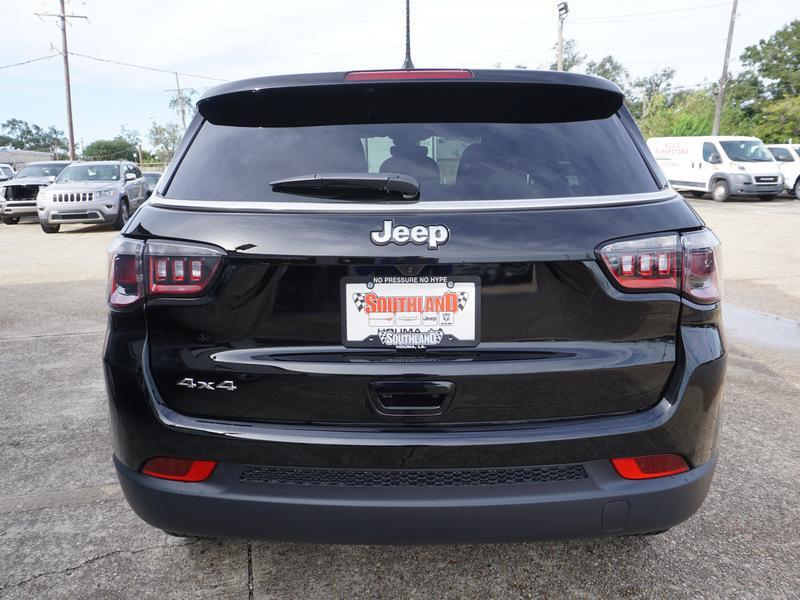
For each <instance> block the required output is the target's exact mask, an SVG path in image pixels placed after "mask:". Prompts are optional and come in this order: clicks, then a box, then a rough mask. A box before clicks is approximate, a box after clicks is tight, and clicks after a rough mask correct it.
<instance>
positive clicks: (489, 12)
mask: <svg viewBox="0 0 800 600" xmlns="http://www.w3.org/2000/svg"><path fill="white" fill-rule="evenodd" d="M556 4H557V2H556V1H550V0H546V1H545V0H424V1H423V0H412V7H411V11H412V14H411V20H412V55H413V59H414V63H415V65H416V66H417V67H473V68H493V67H495V66H496V64H497V63H500V64H502V66H503V67H505V68H513V67H514V66H516V65H519V64H522V65H527V66H528V68H547V65H549V64H550V62H551V61H552V60H553V58H554V55H555V52H554V50H553V45H554V44H555V41H556V37H557V23H558V20H557V16H556ZM730 6H731V2H730V0H672V1H670V2H664V1H663V0H570V1H569V7H570V13H569V17H568V19H567V22H566V29H565V31H566V37H567V38H573V39H575V40H576V42H577V44H578V47H579V48H580V50H581V51H582V52H584V53H586V54H588V55H589V58H594V59H596V60H599V59H600V58H601V57H603V56H605V55H607V54H613V55H614V56H615V57H617V58H618V59H619V60H620V61H621V62H622V63H623V64H624V65H625V67H627V69H628V70H629V71H630V72H631V73H632V74H633V75H634V76H636V75H641V74H645V73H647V72H650V71H653V70H656V69H660V68H663V67H673V68H675V69H676V71H677V74H676V84H678V85H695V84H700V83H702V82H704V81H708V80H716V79H718V78H719V74H720V70H721V63H722V55H723V52H724V46H725V37H726V35H727V27H728V17H729V15H730ZM37 12H51V13H53V12H58V0H0V37H1V38H2V46H1V47H2V50H0V67H1V66H4V65H8V64H11V63H16V62H21V61H25V60H29V59H32V58H38V57H42V56H46V55H48V54H53V53H54V52H55V51H57V50H58V51H60V48H61V38H60V32H59V28H58V24H57V19H54V18H52V17H41V18H40V17H37V16H36V14H35V13H37ZM67 12H68V13H73V14H78V15H85V16H88V17H89V20H88V21H86V20H77V19H75V20H72V21H71V25H70V27H69V30H68V34H69V44H70V51H71V52H76V53H80V54H85V55H89V56H93V57H96V58H101V59H108V60H114V61H122V62H128V63H134V64H137V65H143V66H150V67H155V68H160V69H167V70H170V71H180V72H183V73H187V74H192V75H203V76H206V77H211V78H218V79H220V80H232V79H239V78H244V77H252V76H258V75H271V74H278V73H297V72H313V71H339V70H341V71H345V70H351V69H363V68H368V69H374V68H387V67H388V68H396V67H399V66H400V65H401V64H402V60H403V52H404V48H403V44H404V16H405V2H404V1H403V0H348V1H342V0H338V1H330V0H328V1H321V0H291V1H281V2H278V1H273V0H235V1H233V2H230V1H229V2H219V1H218V0H216V1H215V0H160V1H159V0H71V1H69V2H68V3H67ZM796 18H800V1H798V0H740V2H739V17H738V18H737V22H736V31H735V33H734V40H733V50H732V53H731V56H732V57H735V58H736V59H738V56H739V54H741V51H742V50H743V49H744V47H745V46H748V45H751V44H754V43H756V42H757V41H758V40H759V39H760V38H765V37H768V36H769V35H771V34H772V33H773V32H774V31H775V30H777V29H779V28H780V27H782V26H783V25H785V24H786V23H788V22H789V21H791V20H792V19H796ZM54 48H56V49H57V50H54ZM70 66H71V70H72V89H73V109H74V120H75V130H76V140H77V141H78V143H80V142H81V140H83V141H84V142H85V143H86V144H89V143H90V142H91V141H93V140H95V139H97V138H101V137H113V136H114V135H116V134H117V133H118V132H119V130H120V125H123V124H124V125H126V126H127V127H128V128H131V129H136V130H139V131H140V132H141V133H142V137H143V139H144V140H145V141H146V132H147V130H148V129H149V127H150V124H151V122H152V121H154V120H155V121H158V122H166V121H176V122H177V120H178V118H177V116H176V115H175V114H174V113H173V112H171V111H170V109H169V106H168V102H169V98H170V95H171V94H172V92H169V91H165V90H168V89H171V88H175V77H174V75H170V74H167V73H157V72H151V71H145V70H141V69H135V68H130V67H125V66H118V65H114V64H109V63H103V62H98V61H95V60H91V59H89V58H84V57H78V56H75V57H71V59H70ZM739 68H740V66H739V62H738V60H734V61H733V64H732V69H733V71H734V72H736V71H738V70H739ZM216 83H218V82H217V81H215V80H214V79H203V78H199V77H190V76H188V75H182V76H181V85H182V86H185V87H190V88H195V89H196V90H198V92H202V91H203V90H205V89H207V88H209V87H212V86H213V85H215V84H216ZM11 117H17V118H21V119H24V120H27V121H29V122H33V123H37V124H39V125H42V126H49V125H55V126H56V127H58V128H59V129H63V130H65V129H66V117H65V109H64V88H63V71H62V64H61V60H60V59H59V58H51V59H48V60H42V61H39V62H34V63H31V64H27V65H23V66H19V67H14V68H8V69H0V122H3V121H5V120H6V119H8V118H11Z"/></svg>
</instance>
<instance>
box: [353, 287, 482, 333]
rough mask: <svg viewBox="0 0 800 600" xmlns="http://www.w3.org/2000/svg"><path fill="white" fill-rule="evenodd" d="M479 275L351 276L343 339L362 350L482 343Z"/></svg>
mask: <svg viewBox="0 0 800 600" xmlns="http://www.w3.org/2000/svg"><path fill="white" fill-rule="evenodd" d="M479 315H480V280H479V279H478V278H477V277H449V276H430V277H426V276H420V277H400V276H397V277H394V276H389V277H346V278H344V279H343V280H342V330H343V331H342V338H343V340H342V341H343V343H344V345H345V346H350V347H360V348H386V347H390V348H446V347H453V346H456V347H457V346H476V345H477V344H478V342H479V341H480V327H479V322H478V316H479Z"/></svg>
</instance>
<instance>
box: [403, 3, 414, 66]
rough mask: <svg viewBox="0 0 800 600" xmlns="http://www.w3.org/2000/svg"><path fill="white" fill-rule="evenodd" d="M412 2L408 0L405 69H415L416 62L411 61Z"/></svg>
mask: <svg viewBox="0 0 800 600" xmlns="http://www.w3.org/2000/svg"><path fill="white" fill-rule="evenodd" d="M410 4H411V2H410V0H406V59H405V61H403V68H404V69H413V68H414V63H413V62H411V5H410Z"/></svg>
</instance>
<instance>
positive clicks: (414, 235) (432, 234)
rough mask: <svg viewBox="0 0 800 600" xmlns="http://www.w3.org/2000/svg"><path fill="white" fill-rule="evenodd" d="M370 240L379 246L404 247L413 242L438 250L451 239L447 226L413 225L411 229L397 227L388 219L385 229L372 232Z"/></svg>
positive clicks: (385, 222) (405, 226)
mask: <svg viewBox="0 0 800 600" xmlns="http://www.w3.org/2000/svg"><path fill="white" fill-rule="evenodd" d="M370 239H371V240H372V243H373V244H376V245H377V246H385V245H386V244H398V245H400V246H402V245H404V244H408V243H409V242H411V243H412V244H416V245H418V246H422V245H427V246H428V249H430V250H436V249H437V248H438V247H439V246H441V245H442V244H446V243H447V240H449V239H450V230H449V229H448V228H447V227H446V226H445V225H413V226H410V227H409V226H408V225H395V224H394V220H392V219H386V220H385V221H384V222H383V229H378V230H376V231H372V232H371V233H370Z"/></svg>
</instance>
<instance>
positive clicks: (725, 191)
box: [711, 179, 731, 202]
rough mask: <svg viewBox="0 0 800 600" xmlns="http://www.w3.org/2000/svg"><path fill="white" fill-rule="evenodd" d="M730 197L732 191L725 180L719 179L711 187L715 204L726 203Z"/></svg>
mask: <svg viewBox="0 0 800 600" xmlns="http://www.w3.org/2000/svg"><path fill="white" fill-rule="evenodd" d="M730 196H731V190H730V188H729V187H728V182H727V181H725V180H724V179H717V180H716V181H715V182H714V183H713V184H712V185H711V199H712V200H714V201H715V202H725V201H726V200H727V199H728V198H730Z"/></svg>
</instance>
